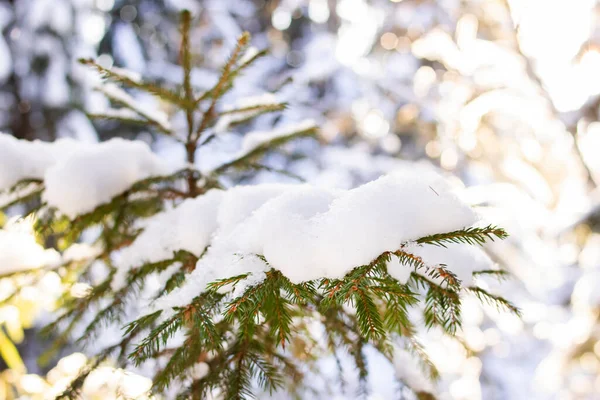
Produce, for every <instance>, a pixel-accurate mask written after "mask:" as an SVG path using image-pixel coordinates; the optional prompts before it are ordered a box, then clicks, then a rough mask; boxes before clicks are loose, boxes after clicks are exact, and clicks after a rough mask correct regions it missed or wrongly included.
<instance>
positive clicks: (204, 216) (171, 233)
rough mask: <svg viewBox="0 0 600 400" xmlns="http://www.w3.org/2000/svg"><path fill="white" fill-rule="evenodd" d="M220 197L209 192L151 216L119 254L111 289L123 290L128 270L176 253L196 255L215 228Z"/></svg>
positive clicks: (199, 252)
mask: <svg viewBox="0 0 600 400" xmlns="http://www.w3.org/2000/svg"><path fill="white" fill-rule="evenodd" d="M222 197H223V192H222V191H221V190H211V191H209V192H208V193H206V194H205V195H204V196H201V197H197V198H194V199H187V200H185V201H184V202H182V203H181V204H180V205H179V206H178V207H176V208H174V209H171V210H168V211H165V212H162V213H160V214H157V215H155V216H153V217H152V218H151V219H150V222H149V223H148V225H147V226H146V228H145V229H144V231H143V232H142V233H141V234H140V235H139V236H138V237H137V238H136V239H135V241H134V242H133V243H132V244H131V246H129V247H126V248H125V249H123V251H121V253H120V254H119V257H118V258H117V260H116V262H115V266H116V267H117V273H116V274H115V276H114V278H113V281H112V287H113V290H119V289H121V288H123V287H124V285H125V284H126V279H127V273H128V272H129V271H130V270H131V269H132V268H136V267H139V266H141V265H143V264H145V263H154V262H158V261H163V260H168V259H170V258H173V253H174V252H176V251H177V250H186V251H189V252H190V253H192V254H194V255H195V256H200V254H202V252H203V251H204V249H205V248H206V247H207V246H208V244H209V241H210V238H211V235H212V234H213V232H214V231H215V230H216V228H217V211H218V207H219V204H220V202H221V200H222Z"/></svg>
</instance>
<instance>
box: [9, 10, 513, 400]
mask: <svg viewBox="0 0 600 400" xmlns="http://www.w3.org/2000/svg"><path fill="white" fill-rule="evenodd" d="M190 24H191V15H190V14H189V13H188V12H184V13H183V14H182V23H181V33H182V40H181V52H180V62H181V66H182V69H183V79H182V82H181V83H180V84H179V85H171V86H168V85H158V84H156V83H147V82H145V81H143V80H141V79H139V78H138V77H137V76H136V75H135V74H131V73H129V72H127V71H125V70H121V69H118V68H112V69H108V68H105V67H103V66H102V65H100V64H98V63H96V62H95V61H93V60H82V63H84V64H86V65H89V66H90V67H91V68H94V69H96V70H97V71H99V72H100V73H101V74H102V75H103V76H104V77H105V78H106V80H107V81H108V83H107V84H106V85H105V86H103V87H102V88H101V89H100V90H101V91H102V92H103V93H104V94H105V95H106V96H107V97H108V98H109V99H110V101H111V103H112V104H113V105H114V106H115V107H118V108H113V109H109V110H107V111H106V112H104V113H98V114H95V115H93V117H96V118H103V119H109V120H115V121H118V122H119V123H128V124H130V123H133V124H139V125H142V126H146V127H150V128H152V129H154V130H155V131H156V132H158V133H160V134H162V135H166V136H168V137H169V138H171V139H173V140H175V141H177V142H180V145H181V147H182V148H183V149H184V152H183V153H184V154H185V163H183V167H182V168H180V169H178V170H175V171H173V169H172V168H170V167H168V166H166V165H164V163H162V162H161V161H160V160H159V158H158V157H157V156H156V155H155V154H153V153H151V152H150V151H149V150H148V148H147V147H146V146H145V145H144V144H142V143H140V142H133V141H123V140H117V139H113V140H111V141H108V142H104V143H101V144H97V145H79V144H75V143H72V142H70V141H62V142H60V141H59V142H55V143H52V144H42V143H29V144H24V143H23V142H20V141H17V140H14V139H12V138H11V139H9V138H5V137H0V139H1V140H3V142H0V143H1V144H3V146H4V147H0V155H3V156H5V157H4V158H3V160H4V161H0V162H4V163H5V165H4V166H10V165H11V163H13V164H12V165H13V166H14V165H17V166H22V164H24V163H27V162H30V163H31V164H30V165H28V167H29V168H20V169H11V171H10V174H8V173H7V174H4V173H3V174H0V187H5V186H11V189H10V190H7V191H5V193H4V195H5V196H6V197H7V198H8V201H7V204H6V206H5V208H6V207H11V206H15V205H29V212H30V213H32V214H33V213H36V215H37V218H38V219H37V222H36V231H37V233H38V235H39V236H40V238H41V239H42V240H43V241H44V243H45V244H46V246H49V247H55V248H56V249H58V250H59V251H61V252H62V261H61V262H60V263H58V264H57V263H54V264H52V265H50V266H47V267H46V268H52V269H54V270H55V271H57V272H58V273H59V274H60V275H61V277H62V279H63V281H64V282H65V283H66V284H67V285H71V286H73V287H75V285H76V284H78V283H82V282H85V283H87V284H89V285H90V286H89V291H87V292H85V293H83V294H81V293H78V292H77V291H74V290H71V291H69V292H67V293H65V295H64V296H63V298H62V299H61V313H60V315H59V316H58V317H57V319H56V320H55V321H54V322H52V323H51V324H49V325H48V326H47V327H46V328H45V329H44V333H45V334H47V335H49V336H50V337H52V339H53V344H52V346H51V347H50V348H49V349H48V351H47V352H46V353H44V354H43V355H42V356H41V361H42V362H48V361H50V360H52V358H53V357H54V355H55V354H56V353H57V352H58V351H60V349H61V348H63V347H64V346H66V345H68V344H69V343H70V341H71V340H72V339H76V340H77V344H79V345H89V346H90V347H95V346H94V342H95V341H96V340H97V338H98V337H99V335H100V333H101V332H103V329H106V327H107V326H124V329H123V330H122V336H121V338H120V339H119V340H118V341H117V342H116V343H114V344H111V345H109V346H107V347H103V348H101V349H98V351H95V354H94V357H93V358H91V359H90V360H89V362H88V364H87V365H86V367H85V368H84V369H83V370H82V371H81V373H80V374H79V376H78V377H77V378H76V379H75V380H74V381H73V382H72V384H71V385H70V386H69V388H68V389H67V390H65V392H64V393H63V394H62V395H61V396H60V397H61V398H76V397H77V395H78V393H79V391H80V389H81V386H82V384H83V383H84V381H85V379H86V377H87V376H88V375H89V374H90V373H91V372H92V371H93V370H94V369H96V368H98V367H99V366H100V365H101V364H102V363H103V362H104V361H106V360H107V359H110V358H115V359H116V360H117V363H118V365H119V366H122V367H126V366H128V365H135V366H140V365H155V366H156V367H155V368H156V371H155V372H156V374H155V376H154V378H153V392H155V393H161V392H165V391H169V393H170V394H173V393H176V394H177V396H179V397H180V398H194V399H203V398H210V397H211V396H214V395H217V394H218V395H220V396H221V397H223V398H227V399H242V398H250V397H253V396H256V395H258V394H259V393H262V392H263V391H268V392H273V391H276V390H284V391H287V392H290V393H292V394H296V395H297V396H302V395H303V394H305V393H306V390H308V389H307V387H309V385H307V382H305V381H304V379H303V377H304V376H305V375H306V374H307V369H308V370H309V371H310V370H311V369H314V367H315V365H316V363H317V361H318V359H319V357H322V356H323V355H324V354H327V352H329V354H333V355H334V356H336V357H337V354H338V352H339V351H341V350H345V351H347V352H348V353H349V354H351V355H352V357H353V359H354V363H355V367H356V369H357V371H358V375H359V378H360V381H361V382H362V383H363V391H364V392H365V393H366V392H367V391H368V388H367V387H366V384H365V382H366V377H367V376H368V374H369V366H368V365H367V362H366V356H365V351H366V350H365V349H366V348H372V349H374V350H376V351H377V352H379V353H381V354H382V355H383V356H384V357H386V358H387V359H389V360H390V361H393V360H394V359H396V361H397V360H398V359H400V360H402V359H403V357H406V354H407V353H406V352H407V351H409V352H411V353H413V354H415V355H416V356H417V357H418V359H419V360H421V361H422V364H423V365H422V367H423V368H424V369H425V370H426V371H427V372H428V374H429V376H430V377H431V378H435V375H436V372H435V371H434V370H433V368H431V365H429V364H428V363H427V356H426V354H424V352H423V351H422V350H421V347H420V345H419V342H418V340H417V337H416V333H417V330H418V327H417V325H418V324H419V320H420V319H422V320H423V321H424V325H425V326H426V327H428V328H433V327H436V328H440V329H441V330H443V331H444V332H445V333H446V334H447V335H449V336H451V337H452V336H454V335H455V334H456V332H457V330H459V329H460V326H461V301H462V299H463V298H464V296H465V295H466V294H468V293H470V294H473V295H475V296H476V297H478V298H479V299H480V300H481V301H484V302H488V303H490V304H493V305H496V306H498V307H499V308H501V309H505V310H508V311H510V312H515V313H518V310H517V308H515V306H513V305H512V304H511V303H510V302H508V301H507V300H505V299H503V298H502V297H499V296H495V295H493V294H491V293H489V292H488V291H486V290H485V289H484V288H482V287H479V286H477V285H476V283H474V282H473V280H472V278H473V277H474V276H475V277H477V276H479V275H497V276H502V275H503V273H502V271H500V270H496V269H491V268H487V266H489V265H491V264H490V263H488V262H487V261H486V260H485V259H484V258H485V257H484V253H483V252H482V251H481V250H478V249H477V248H476V246H479V245H483V244H484V243H486V242H488V241H492V240H494V239H503V238H505V237H506V233H505V232H504V230H502V229H500V228H497V227H494V226H478V225H474V224H475V222H476V218H475V217H474V214H473V212H472V211H471V210H470V209H469V208H468V207H466V206H465V205H463V204H462V203H460V202H459V201H458V200H457V199H456V198H455V197H453V196H452V194H451V193H450V191H449V190H448V188H447V187H446V186H445V185H444V183H443V182H441V181H440V180H439V179H436V178H432V177H431V176H430V175H429V174H428V173H426V172H423V176H417V177H411V176H408V175H400V176H390V177H385V178H382V179H380V180H378V181H376V182H373V183H371V184H368V185H365V186H363V187H360V188H358V189H355V191H347V192H339V191H327V190H321V189H317V188H309V187H306V186H300V187H297V186H286V187H282V186H277V185H256V186H253V187H233V188H232V187H227V185H228V184H230V182H232V179H231V177H232V176H233V175H235V174H236V171H238V170H243V169H256V168H264V166H262V165H261V164H260V163H259V160H260V158H261V157H262V156H263V155H264V154H265V153H268V152H272V151H273V150H274V149H275V148H277V147H280V146H284V145H286V144H287V143H288V142H289V141H291V140H294V139H298V138H301V137H310V136H312V135H314V133H315V131H316V128H315V127H314V125H312V124H310V123H302V124H299V125H295V126H292V127H277V128H275V129H274V130H273V131H270V132H250V133H247V134H246V135H245V136H244V139H243V143H242V148H241V149H240V150H239V151H238V152H237V153H235V154H234V155H233V156H232V157H230V158H228V159H227V160H226V161H224V162H222V163H220V164H219V165H218V166H216V167H214V168H212V169H210V171H208V172H207V171H200V170H198V169H197V168H196V167H195V164H196V163H197V161H198V160H197V159H196V157H197V155H198V154H199V153H198V152H199V149H202V148H203V147H205V146H210V145H211V143H213V142H214V141H215V140H218V135H219V132H220V129H221V128H223V127H225V128H227V129H228V128H229V127H232V126H237V125H240V124H244V123H247V122H248V121H249V120H251V119H253V118H255V117H257V116H260V115H263V114H267V113H277V112H281V111H283V110H284V109H285V107H286V105H285V104H283V103H279V102H276V101H274V100H273V99H272V98H271V97H268V96H267V97H264V96H263V97H259V98H253V99H251V100H241V101H240V102H239V103H237V104H236V105H233V106H231V105H227V104H221V100H222V99H223V97H224V96H225V95H226V93H228V92H229V91H230V90H231V89H232V87H233V85H234V83H235V81H236V78H238V77H239V76H240V75H242V74H243V73H244V71H245V70H247V69H248V68H249V67H250V66H251V65H252V64H253V63H254V62H255V61H256V60H257V59H259V58H260V57H262V56H263V55H264V54H265V52H264V51H255V50H254V49H253V48H251V47H249V43H250V37H249V35H248V34H246V33H245V34H243V35H242V36H241V37H240V38H239V39H238V41H237V45H236V47H235V49H234V50H233V52H232V54H231V56H230V57H229V59H228V60H227V62H226V63H225V64H224V65H223V66H222V68H221V70H220V75H219V79H218V81H217V82H216V83H215V84H214V86H213V87H211V88H210V89H209V90H206V91H204V92H200V93H199V92H198V91H197V90H196V89H195V88H194V86H193V85H192V79H191V72H192V60H193V54H192V47H191V45H190V35H189V32H190ZM121 86H122V87H125V88H127V89H128V90H130V91H139V92H144V93H148V94H151V95H153V96H156V97H157V98H159V99H160V101H162V102H164V103H166V104H168V106H169V107H168V108H169V109H170V110H172V113H173V115H180V116H182V117H183V120H184V121H185V123H184V129H183V131H181V130H180V129H179V127H175V124H172V123H171V121H170V120H169V118H166V117H165V116H163V115H162V114H160V113H159V112H157V111H156V110H148V109H147V108H145V107H140V105H139V104H137V103H136V102H135V101H133V100H132V98H131V96H130V95H129V93H128V92H127V91H125V90H123V89H122V88H121ZM34 146H39V147H37V148H35V150H37V151H38V152H39V151H43V150H47V151H48V153H47V156H48V159H45V158H44V157H45V156H44V157H42V160H37V161H36V160H35V159H33V158H32V157H31V155H29V154H27V149H29V150H33V149H34ZM65 154H66V156H65ZM61 158H63V159H61ZM0 160H2V159H0ZM6 171H8V168H6ZM223 210H225V211H227V212H226V213H224V214H223ZM303 218H304V219H303ZM311 218H314V220H311ZM307 219H308V222H306V220H307ZM315 221H317V222H315ZM295 230H298V232H297V234H296V233H294V232H293V231H295ZM319 234H320V235H321V236H319ZM90 241H92V242H93V246H91V247H82V246H81V245H79V244H78V243H79V242H90ZM84 248H85V251H84V250H82V249H84ZM73 249H79V250H81V251H82V252H83V253H85V254H83V255H81V254H80V255H78V256H74V255H73V254H74V253H76V251H75V250H73ZM256 249H263V250H264V252H262V253H261V252H256V251H255V250H256ZM68 254H71V256H70V257H69V256H67V255H68ZM482 260H483V261H482ZM446 264H447V265H446ZM465 264H468V265H465ZM4 269H6V268H4ZM99 271H100V272H99ZM7 273H8V274H12V275H14V274H20V275H23V274H24V275H27V274H35V273H36V272H35V271H29V270H25V271H23V270H18V271H10V272H7ZM152 278H154V279H158V281H159V283H160V284H159V287H158V288H156V287H155V288H152V287H151V285H150V283H149V282H151V279H152ZM142 293H143V294H146V295H147V294H148V293H151V297H152V298H153V300H154V301H153V302H151V303H150V304H143V303H141V302H140V299H139V298H140V296H141V295H142ZM311 323H316V324H319V325H320V326H321V327H322V329H323V331H324V334H325V338H326V340H325V343H324V344H323V343H319V342H318V341H317V340H316V339H315V337H314V335H312V334H311ZM340 368H342V367H341V366H340ZM403 368H411V366H410V365H404V366H399V369H400V370H402V369H403ZM414 372H415V371H411V372H410V373H402V372H399V373H398V377H399V380H400V382H399V383H400V384H401V385H403V386H406V387H408V388H409V389H411V390H412V391H413V392H414V393H415V394H416V396H417V397H418V398H422V399H430V398H433V396H434V392H433V390H431V389H430V388H429V386H427V385H426V384H423V383H422V382H420V381H418V380H415V379H414V378H413V376H414ZM311 373H312V372H311Z"/></svg>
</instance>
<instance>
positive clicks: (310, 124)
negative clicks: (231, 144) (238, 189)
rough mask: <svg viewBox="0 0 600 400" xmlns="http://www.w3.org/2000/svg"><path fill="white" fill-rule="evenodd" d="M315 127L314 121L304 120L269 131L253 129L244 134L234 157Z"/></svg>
mask: <svg viewBox="0 0 600 400" xmlns="http://www.w3.org/2000/svg"><path fill="white" fill-rule="evenodd" d="M313 128H316V124H315V121H313V120H305V121H302V122H299V123H296V124H290V125H284V126H282V127H278V128H276V129H273V130H270V131H253V132H249V133H247V134H246V135H244V139H243V140H242V147H241V149H240V153H239V154H238V156H237V157H236V158H239V157H242V156H244V155H246V154H248V153H250V152H251V151H253V150H255V149H256V148H257V147H259V146H260V145H262V144H264V143H268V142H270V141H272V140H275V139H279V138H284V137H288V136H293V135H295V134H297V133H298V132H302V131H306V130H308V129H313Z"/></svg>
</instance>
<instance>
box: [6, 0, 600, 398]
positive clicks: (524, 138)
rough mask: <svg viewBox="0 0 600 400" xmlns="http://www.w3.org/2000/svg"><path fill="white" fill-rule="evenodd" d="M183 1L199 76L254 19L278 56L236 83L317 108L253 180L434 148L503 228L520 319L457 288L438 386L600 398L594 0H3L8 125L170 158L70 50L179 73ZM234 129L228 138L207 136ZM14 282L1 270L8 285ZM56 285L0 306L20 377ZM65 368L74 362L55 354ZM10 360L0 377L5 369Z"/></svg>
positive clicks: (329, 174)
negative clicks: (130, 141) (125, 116)
mask: <svg viewBox="0 0 600 400" xmlns="http://www.w3.org/2000/svg"><path fill="white" fill-rule="evenodd" d="M182 9H189V10H190V11H191V12H192V13H193V15H194V16H195V19H194V25H193V27H192V43H193V49H194V56H195V57H196V59H195V60H194V61H195V64H196V65H200V66H201V67H198V68H195V69H194V75H193V80H194V82H193V83H194V85H195V86H197V87H198V88H201V89H206V88H209V87H210V86H211V85H213V84H214V82H215V80H216V78H217V71H216V68H217V67H218V66H219V65H221V64H222V63H223V61H224V60H225V58H226V57H227V55H228V53H229V51H230V50H231V48H232V46H233V45H234V44H235V38H236V37H237V36H238V35H239V34H240V33H241V32H242V31H249V32H250V33H251V34H252V35H253V45H254V46H256V47H258V48H267V47H268V48H270V49H271V54H270V56H269V57H267V58H265V59H263V60H261V61H260V62H258V63H257V65H256V66H254V67H253V68H252V69H251V70H249V71H248V73H247V74H246V75H245V76H244V78H243V79H242V80H241V82H242V84H241V86H239V87H237V88H235V89H234V91H233V92H232V93H231V94H230V95H231V98H232V99H233V98H235V97H236V96H240V95H246V94H250V93H253V92H256V90H257V89H259V90H260V91H263V92H264V91H274V90H277V89H279V96H280V99H281V100H282V101H287V102H288V103H289V104H290V106H289V109H288V110H287V112H286V113H284V114H283V115H282V116H279V117H277V118H283V119H286V120H289V121H291V122H294V121H299V120H301V119H303V118H307V117H309V118H313V119H315V120H316V121H317V122H318V123H319V125H320V127H321V132H320V137H319V141H320V142H321V144H322V145H323V144H324V146H322V145H319V144H317V143H315V142H314V141H310V140H308V141H301V142H299V143H296V144H295V145H293V146H288V147H286V149H285V152H283V153H281V154H276V155H272V156H270V157H268V158H267V159H266V161H265V163H266V167H268V168H264V169H263V170H261V171H260V172H259V173H258V175H253V177H252V182H266V181H287V180H290V181H296V176H299V177H301V178H302V179H303V180H306V181H309V182H312V183H315V184H322V185H328V186H336V187H343V188H350V187H354V186H356V185H358V184H360V183H363V182H365V181H369V180H371V179H374V178H376V177H377V176H379V175H381V174H383V173H385V172H387V171H391V170H393V169H394V168H396V167H397V166H399V165H404V164H405V163H407V162H419V163H428V164H433V165H435V166H438V167H439V168H440V169H441V170H443V171H446V173H447V174H448V176H449V177H451V179H453V180H454V181H455V183H456V184H457V185H464V186H465V190H464V194H465V197H466V199H467V201H468V202H469V203H471V204H473V205H477V206H479V207H480V210H481V212H482V214H484V215H486V217H487V218H488V219H490V220H491V221H493V222H494V223H495V224H497V225H500V226H502V227H504V228H505V229H506V230H507V231H508V232H509V234H510V235H511V236H510V237H509V239H508V240H506V241H504V242H503V243H496V244H494V245H493V246H491V247H490V251H491V253H492V255H493V257H494V259H495V261H497V262H498V263H499V264H500V265H501V266H503V267H504V268H505V269H507V270H508V271H509V272H510V273H511V274H512V277H511V278H510V279H508V280H507V281H506V282H503V283H502V284H500V285H498V287H497V288H494V289H495V290H496V291H497V292H499V293H502V294H503V295H504V296H506V297H508V298H509V299H511V300H512V301H513V302H514V303H515V304H517V305H519V306H520V307H521V308H522V310H523V318H522V319H519V318H517V317H515V316H513V315H509V314H501V313H497V312H495V311H493V310H492V309H491V308H490V309H487V308H485V307H484V308H481V307H480V306H478V305H476V304H472V305H471V306H470V305H469V304H465V311H464V318H465V326H464V329H463V332H462V337H463V339H464V346H457V345H456V344H455V343H450V342H445V341H444V340H439V339H431V340H430V341H428V339H427V338H424V342H425V345H426V346H427V347H428V349H429V351H430V353H431V356H432V361H433V362H434V364H435V365H436V366H437V367H438V368H439V369H440V372H441V374H442V378H441V382H440V384H439V385H440V388H441V390H440V392H441V393H442V394H443V396H444V397H443V398H449V399H534V398H535V399H598V398H600V232H599V231H600V190H599V189H598V184H599V182H600V121H599V115H598V114H599V106H600V47H599V46H600V26H599V25H598V23H597V22H598V18H599V16H600V5H599V4H597V2H596V0H271V1H265V0H205V1H200V0H196V1H195V0H138V1H133V0H128V1H120V0H13V1H7V0H4V1H3V2H1V3H0V28H1V29H2V37H0V130H1V131H3V132H6V133H10V134H12V135H14V136H16V137H18V138H24V139H28V140H34V139H41V140H46V141H51V140H55V139H57V138H60V137H73V138H77V139H79V140H84V141H103V140H106V139H109V138H111V137H115V136H121V137H126V138H137V139H141V140H144V141H146V142H148V143H150V144H151V145H152V147H153V149H154V150H155V151H156V152H158V153H159V154H162V155H164V156H165V157H170V156H172V157H179V156H180V154H179V153H177V152H178V151H180V150H178V149H177V148H176V146H174V143H172V142H169V140H168V138H164V137H159V136H155V135H153V134H152V133H151V132H148V131H147V129H146V128H144V127H143V126H142V127H139V128H136V127H133V128H132V127H128V126H123V125H121V124H118V123H115V122H113V121H97V120H92V119H91V118H90V114H93V113H94V112H96V111H97V110H101V109H103V108H106V107H107V100H106V99H105V97H104V96H103V95H102V94H101V93H98V92H97V91H96V90H95V86H96V85H97V83H98V82H99V77H98V76H97V75H94V74H93V73H92V72H91V71H89V69H88V68H85V67H84V66H81V65H79V64H78V63H77V59H78V58H80V57H85V58H89V57H91V58H95V59H97V60H98V62H99V63H100V64H101V65H103V66H105V67H107V68H108V67H113V66H115V67H126V68H128V69H130V70H133V71H135V72H137V73H140V74H142V75H143V76H145V77H147V78H149V79H150V80H153V81H156V82H163V83H170V82H171V83H174V82H178V80H179V79H180V76H181V70H180V67H178V66H177V60H178V57H179V54H178V48H179V31H178V29H179V22H178V21H179V12H180V11H181V10H182ZM133 95H134V97H135V98H136V100H137V101H138V102H139V104H141V105H142V106H144V105H147V106H148V107H161V106H162V105H160V104H155V103H156V99H154V98H149V97H148V96H145V95H144V94H142V93H133ZM164 111H165V112H166V113H168V112H169V110H168V109H165V110H164ZM273 118H274V117H272V116H263V117H261V118H259V119H258V120H257V122H256V123H255V128H256V127H258V128H260V127H268V126H272V125H273V123H274V122H275V121H274V120H273ZM239 140H240V138H239V137H236V136H223V138H222V139H221V141H220V142H219V146H222V148H223V149H227V148H231V147H232V146H234V145H235V144H236V143H238V142H239ZM215 158H218V154H200V155H199V157H198V160H199V163H209V164H210V163H212V162H214V159H215ZM275 170H285V171H288V172H289V173H290V176H286V175H282V174H278V173H276V172H274V171H275ZM244 179H246V178H245V177H244V176H242V177H240V181H243V180H244ZM248 179H249V178H248ZM12 284H13V283H11V282H8V281H7V280H3V281H0V297H2V296H3V288H5V289H6V288H7V287H10V285H12ZM55 286H56V285H55V284H54V283H53V280H52V277H49V278H47V279H46V280H43V281H41V282H38V286H37V287H35V288H34V287H32V290H31V291H29V292H26V293H28V294H27V295H26V296H21V297H22V298H21V299H20V300H19V302H18V303H11V304H9V305H4V306H2V307H0V326H1V327H2V328H1V329H0V341H2V343H4V342H5V341H6V340H12V341H13V342H16V343H19V342H20V343H21V344H20V345H18V346H17V348H18V350H19V352H20V354H21V358H22V359H23V360H24V361H25V365H26V367H27V371H28V372H29V373H30V374H29V375H27V376H28V377H29V378H28V379H29V381H28V383H27V385H29V386H30V389H31V391H30V393H38V394H39V388H40V387H44V386H43V385H47V384H49V383H48V382H51V381H52V379H55V378H52V377H51V376H50V375H51V374H48V375H46V374H47V373H48V369H47V368H46V369H44V368H41V367H39V366H38V365H37V364H36V362H35V357H36V355H37V354H39V352H40V348H41V347H43V346H44V343H43V342H39V340H37V339H35V338H34V336H35V333H36V327H37V326H39V325H41V324H43V322H44V321H46V322H47V321H48V319H49V317H48V315H47V313H45V312H43V308H44V307H45V306H46V305H47V304H49V303H51V300H47V299H52V296H55V292H56V291H57V290H59V289H57V288H56V287H55ZM5 292H6V293H9V292H10V290H8V289H7V290H5ZM23 328H26V329H25V330H23ZM4 332H7V333H6V334H7V335H8V337H10V339H9V338H7V337H6V334H5V333H4ZM24 335H25V336H24ZM23 339H25V340H23ZM4 348H5V349H8V347H4ZM3 355H4V356H6V354H3ZM63 360H64V359H63ZM70 361H71V362H74V361H73V359H72V358H71V359H70ZM59 367H60V364H59ZM59 367H56V368H59ZM56 368H55V369H54V370H53V371H56ZM61 368H63V370H64V371H62V372H63V373H65V374H68V371H67V372H65V371H66V370H68V369H69V366H68V363H67V362H63V364H62V367H61ZM59 369H60V368H59ZM2 370H3V372H0V376H3V378H2V379H4V380H6V381H11V380H14V379H17V378H16V377H15V376H13V375H11V374H12V373H11V372H10V371H8V370H7V369H6V365H4V364H1V366H0V371H2ZM51 372H52V371H51ZM33 374H39V375H40V376H41V377H42V378H35V375H33ZM54 374H55V375H56V374H58V372H54ZM2 379H0V382H1V381H2ZM36 379H37V380H36ZM38 380H43V381H44V382H43V384H42V383H40V382H39V381H38ZM0 385H1V383H0ZM36 385H37V386H36ZM40 385H41V386H40ZM24 386H26V385H24ZM36 388H37V389H36ZM36 390H38V392H36ZM31 396H32V398H36V397H35V396H34V395H33V394H32V395H31ZM39 398H43V397H39ZM98 398H101V397H98ZM375 398H377V397H373V399H375Z"/></svg>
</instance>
